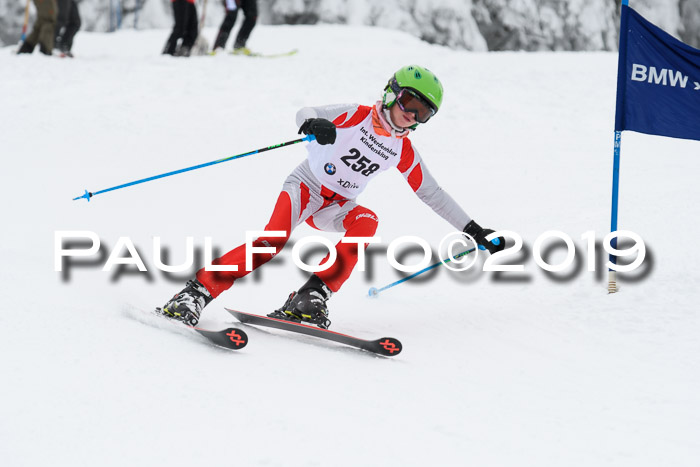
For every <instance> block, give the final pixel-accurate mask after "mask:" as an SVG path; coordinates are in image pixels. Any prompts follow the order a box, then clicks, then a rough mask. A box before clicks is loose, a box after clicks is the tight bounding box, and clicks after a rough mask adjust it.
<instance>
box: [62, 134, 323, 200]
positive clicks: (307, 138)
mask: <svg viewBox="0 0 700 467" xmlns="http://www.w3.org/2000/svg"><path fill="white" fill-rule="evenodd" d="M315 139H316V137H315V136H314V135H308V136H304V137H303V138H299V139H295V140H294V141H287V142H285V143H280V144H275V145H272V146H268V147H266V148H260V149H256V150H255V151H251V152H246V153H244V154H238V155H236V156H230V157H224V158H223V159H218V160H215V161H211V162H206V163H204V164H199V165H193V166H192V167H187V168H185V169H180V170H173V171H172V172H167V173H164V174H160V175H154V176H153V177H148V178H142V179H141V180H136V181H133V182H129V183H124V184H122V185H117V186H113V187H111V188H105V189H104V190H100V191H95V192H90V191H87V190H85V193H84V194H82V195H80V196H76V197H75V198H73V201H75V200H77V199H81V198H85V199H86V200H88V201H90V198H92V197H93V196H96V195H99V194H101V193H107V192H108V191H114V190H119V189H120V188H126V187H128V186H132V185H138V184H139V183H146V182H150V181H151V180H157V179H159V178H165V177H169V176H171V175H177V174H180V173H183V172H189V171H190V170H197V169H201V168H204V167H209V166H210V165H214V164H220V163H222V162H227V161H232V160H234V159H240V158H242V157H246V156H252V155H254V154H260V153H261V152H265V151H270V150H272V149H277V148H282V147H285V146H290V145H292V144H296V143H301V142H304V141H313V140H315Z"/></svg>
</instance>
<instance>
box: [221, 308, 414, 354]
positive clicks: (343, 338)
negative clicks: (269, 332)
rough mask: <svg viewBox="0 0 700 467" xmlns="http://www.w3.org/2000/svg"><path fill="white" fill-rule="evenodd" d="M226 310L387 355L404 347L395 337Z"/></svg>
mask: <svg viewBox="0 0 700 467" xmlns="http://www.w3.org/2000/svg"><path fill="white" fill-rule="evenodd" d="M225 310H226V311H228V312H229V313H231V314H232V315H233V316H234V317H235V318H236V319H237V320H238V321H240V322H241V323H245V324H254V325H258V326H266V327H269V328H275V329H282V330H285V331H291V332H297V333H299V334H306V335H307V336H314V337H318V338H320V339H325V340H329V341H333V342H338V343H340V344H345V345H349V346H350V347H355V348H357V349H362V350H366V351H368V352H373V353H376V354H379V355H384V356H385V357H393V356H395V355H398V354H399V353H400V352H401V349H402V346H401V342H399V340H398V339H394V338H393V337H382V338H381V339H377V340H374V341H368V340H365V339H360V338H358V337H353V336H348V335H347V334H340V333H338V332H334V331H329V330H327V329H321V328H318V327H316V326H309V325H306V324H303V323H297V322H294V321H287V320H283V319H276V318H270V317H268V316H260V315H253V314H250V313H244V312H242V311H236V310H231V309H230V308H225Z"/></svg>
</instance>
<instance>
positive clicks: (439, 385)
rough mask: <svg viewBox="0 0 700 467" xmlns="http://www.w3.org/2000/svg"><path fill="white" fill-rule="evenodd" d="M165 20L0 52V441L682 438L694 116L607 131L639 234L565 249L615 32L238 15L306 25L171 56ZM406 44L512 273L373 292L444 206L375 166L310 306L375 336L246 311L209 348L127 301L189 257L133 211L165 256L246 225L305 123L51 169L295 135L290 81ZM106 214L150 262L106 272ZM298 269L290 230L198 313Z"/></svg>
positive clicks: (400, 461)
mask: <svg viewBox="0 0 700 467" xmlns="http://www.w3.org/2000/svg"><path fill="white" fill-rule="evenodd" d="M214 33H215V31H214V30H213V29H211V30H210V29H207V30H206V31H205V34H206V35H207V36H208V37H209V38H210V39H211V38H213V35H214ZM166 36H167V31H142V32H135V31H123V32H119V33H116V34H111V35H106V34H96V33H95V34H90V33H81V34H80V35H79V36H78V37H77V38H76V44H75V53H76V55H77V57H78V58H76V59H75V60H60V59H56V58H46V57H42V56H39V55H34V56H23V57H16V56H13V55H11V54H10V49H9V48H4V49H2V53H0V96H2V97H1V99H2V105H1V106H0V128H2V129H3V134H2V138H1V143H0V151H1V152H2V170H1V171H0V195H1V199H2V204H0V206H1V208H0V209H1V210H2V223H3V228H2V229H1V230H0V231H1V233H0V235H1V239H2V242H1V243H0V258H1V261H2V266H3V267H2V269H0V284H2V285H1V288H2V297H3V299H2V302H0V303H1V304H0V310H1V311H2V313H0V355H1V356H2V357H0V371H1V373H2V375H3V378H2V384H1V385H0V387H1V388H2V389H1V393H0V394H1V395H2V401H3V402H2V405H0V459H3V465H12V466H25V465H26V466H37V465H47V464H48V465H61V466H63V465H66V466H67V465H71V466H76V465H85V466H92V465H119V466H121V465H144V466H145V465H149V466H150V465H183V466H185V465H215V464H216V465H280V466H296V465H360V464H365V465H386V464H388V463H392V464H394V465H475V466H515V465H517V466H538V467H541V466H563V465H566V466H592V465H595V466H603V465H605V466H635V467H639V466H659V465H665V466H692V465H697V459H698V458H700V445H699V444H698V442H697V433H698V432H699V431H700V409H698V407H699V406H700V404H698V402H700V396H698V394H700V372H699V371H698V369H699V368H698V364H699V363H700V332H699V331H700V322H699V320H698V313H697V302H698V298H699V297H700V292H698V287H697V285H696V281H697V280H698V277H700V271H699V269H698V262H699V260H700V253H698V251H697V249H695V248H694V247H693V243H692V239H693V234H694V233H695V232H696V231H697V229H698V226H699V225H700V222H699V221H698V219H699V218H700V204H699V203H697V202H696V200H697V199H698V198H699V197H700V187H699V186H698V184H697V183H696V178H697V176H696V174H697V173H698V170H700V158H698V153H699V152H700V146H699V145H698V143H697V142H689V141H680V140H672V139H664V138H656V137H649V136H644V135H638V134H633V133H629V134H628V133H625V134H624V135H623V143H622V158H623V163H622V181H621V190H622V191H621V199H620V210H621V211H620V213H621V214H620V227H621V228H624V229H627V230H632V231H634V232H636V233H638V234H639V235H641V236H642V237H643V238H644V240H645V242H646V245H647V247H648V250H649V252H648V257H647V259H646V260H645V262H644V264H643V267H642V270H641V274H640V273H630V274H628V275H626V276H625V277H623V279H624V280H623V281H622V282H621V287H622V289H621V292H620V293H618V294H615V295H607V294H606V289H605V287H606V282H605V278H606V274H605V273H604V269H605V268H604V266H603V265H602V263H601V264H599V265H598V270H597V272H595V273H594V272H588V271H587V270H586V262H585V258H586V256H585V255H586V252H585V251H586V250H585V242H584V241H583V240H581V238H580V237H581V235H582V234H583V233H584V232H587V231H595V233H596V238H597V239H598V240H599V241H600V240H602V238H603V237H604V236H605V234H606V233H607V230H608V229H609V209H610V183H611V166H612V163H611V159H612V143H613V135H612V128H613V114H614V97H615V75H616V61H617V58H616V55H615V54H610V53H579V54H571V53H559V54H551V53H537V54H524V53H498V54H496V53H494V54H475V53H467V52H456V51H452V50H449V49H446V48H443V47H438V46H430V45H427V44H425V43H422V42H420V41H419V40H418V39H415V38H412V37H410V36H408V35H405V34H401V33H398V32H392V31H385V30H381V29H374V28H364V27H342V26H316V27H283V26H279V27H272V26H261V27H260V30H259V31H257V32H256V34H255V37H254V40H251V44H250V46H251V47H253V48H254V49H256V50H259V51H262V52H277V51H281V50H287V49H288V48H293V47H296V48H299V49H300V53H299V54H297V55H296V56H293V57H289V58H282V59H274V60H273V59H268V60H263V59H249V58H244V57H233V56H229V55H226V56H216V57H196V58H191V59H189V60H186V59H176V58H172V57H162V56H160V55H158V52H159V50H160V48H161V47H162V44H163V42H164V40H165V38H166ZM411 62H415V63H421V64H424V65H426V66H428V67H429V68H431V69H433V70H434V71H435V72H436V73H437V74H438V76H440V77H441V79H442V81H443V83H444V85H445V88H446V94H445V104H444V106H443V108H442V109H441V111H440V113H439V114H438V115H437V116H436V117H435V119H434V120H433V121H431V122H430V123H429V124H427V125H425V127H424V128H420V129H419V130H418V131H417V132H416V133H415V135H414V136H413V138H412V140H413V141H414V143H415V145H416V146H417V147H418V148H419V149H420V151H421V153H422V155H423V157H424V158H425V160H426V161H427V164H428V166H429V167H430V170H431V172H432V173H433V174H434V175H435V176H436V178H437V179H438V180H439V181H440V182H441V184H442V186H443V187H444V188H445V189H447V190H448V191H449V192H450V193H451V194H452V195H453V196H454V197H455V198H456V199H458V200H460V202H461V203H462V204H463V206H464V207H465V209H466V210H467V212H469V213H470V214H471V215H472V216H473V217H474V218H475V219H477V221H478V222H480V223H481V224H482V225H485V226H490V227H493V228H500V229H509V230H513V231H516V232H517V233H519V234H520V235H521V236H522V237H523V239H524V242H525V245H526V250H525V254H523V255H520V256H518V257H517V258H516V259H518V260H519V261H520V262H521V263H523V264H525V272H524V273H506V274H501V275H500V276H496V275H495V274H493V273H481V272H479V271H478V270H472V271H471V272H468V273H450V272H449V271H447V270H446V269H444V268H441V269H438V270H436V271H434V272H433V273H431V274H427V276H428V277H427V279H426V280H417V281H412V282H408V283H405V284H402V285H400V286H397V287H396V288H393V289H390V290H388V291H386V292H385V293H383V294H382V295H381V296H379V297H377V298H376V299H369V298H367V296H366V295H367V289H368V288H369V287H371V286H378V287H379V286H382V285H385V284H388V283H390V282H393V281H395V280H397V279H398V278H399V277H401V276H399V274H398V273H397V272H396V271H394V270H393V269H392V268H391V267H390V266H389V265H388V264H387V260H386V258H385V255H384V249H385V248H386V246H387V245H388V243H389V242H390V241H391V240H393V239H395V238H397V237H400V236H402V235H415V236H420V237H422V238H425V239H426V240H427V241H428V242H429V243H430V244H431V245H432V246H433V248H434V249H437V246H438V244H439V242H440V239H442V237H443V236H445V235H446V234H447V233H449V232H450V231H451V228H450V226H449V225H448V224H447V223H446V222H444V221H443V220H441V219H439V218H438V217H437V216H435V215H434V214H433V213H432V212H431V211H430V210H429V209H428V208H427V207H425V206H423V205H422V204H421V203H420V201H419V200H418V199H417V198H416V197H415V196H414V195H413V194H412V192H411V190H410V188H409V187H408V186H407V185H406V183H405V182H404V181H403V179H402V177H401V176H399V175H398V173H391V174H385V175H382V176H381V177H380V178H378V179H377V180H375V181H374V183H373V184H371V185H370V186H369V188H368V189H367V191H366V192H365V193H364V194H363V195H362V196H361V198H360V202H361V203H363V204H364V205H367V206H368V207H370V208H371V209H373V210H374V211H375V212H376V213H377V214H378V216H379V218H380V227H379V231H378V235H379V236H380V237H381V238H382V240H383V241H382V245H378V246H373V247H371V249H370V252H373V254H372V255H371V258H372V259H371V261H370V262H369V263H370V264H371V268H368V271H367V272H365V273H362V272H359V271H358V272H356V273H355V274H354V275H353V277H351V279H350V280H349V281H348V282H347V284H346V286H345V287H344V288H343V290H342V291H341V292H340V293H338V294H337V295H336V296H334V297H333V299H332V301H331V302H330V305H331V318H332V320H333V329H335V330H336V331H340V332H346V333H351V334H356V335H359V336H365V337H368V338H378V337H381V336H384V335H392V336H396V337H398V338H400V339H401V340H402V342H403V344H404V351H403V353H402V354H401V355H399V356H398V357H396V358H394V359H385V358H379V357H374V356H372V355H370V354H367V353H364V352H361V351H355V350H353V349H348V348H344V347H341V346H338V345H335V344H331V343H319V342H316V341H314V340H313V339H312V338H307V337H298V338H297V337H289V336H283V335H280V334H281V333H280V332H277V331H263V330H256V329H252V328H246V330H247V332H248V334H249V336H250V339H251V342H250V344H249V345H248V347H247V348H245V349H244V350H242V351H240V352H237V353H232V352H227V351H223V350H219V349H216V348H212V347H210V346H208V345H206V343H204V342H201V341H198V339H196V338H190V337H189V336H186V335H183V333H182V332H180V331H173V330H172V329H171V328H170V327H169V326H167V323H150V325H148V323H146V324H144V322H143V321H144V319H143V318H142V317H140V316H139V313H138V312H137V311H134V307H136V308H144V309H149V308H152V307H154V306H160V305H162V304H163V303H164V302H165V301H166V299H167V298H168V297H169V296H171V295H172V294H173V293H175V292H177V291H179V290H180V289H181V287H182V285H183V284H184V282H185V281H186V280H187V279H188V278H189V275H190V274H189V273H177V274H170V275H166V274H164V273H161V272H160V271H158V270H157V269H156V268H155V267H154V264H155V263H154V261H153V252H154V247H153V237H155V236H160V237H161V238H162V243H163V245H164V247H165V248H167V249H168V250H169V252H170V256H169V258H168V262H169V263H170V264H178V263H180V262H182V261H184V259H185V237H186V236H192V237H194V242H195V245H196V246H197V247H199V248H201V247H202V245H203V242H204V238H205V237H207V236H209V237H212V239H213V242H214V244H215V245H216V246H217V247H218V248H219V249H220V250H222V251H223V250H224V249H225V248H230V247H232V246H235V245H237V244H239V243H240V242H242V241H243V240H244V238H245V237H244V232H245V230H256V229H261V228H262V227H263V226H264V225H265V223H266V221H267V217H268V216H269V213H270V211H271V208H272V206H273V203H274V200H275V199H276V197H277V194H278V191H279V189H280V187H281V184H282V181H283V180H284V178H285V177H286V175H287V174H288V173H289V172H290V171H291V170H292V169H293V167H295V166H296V165H297V164H298V163H299V162H300V161H301V160H302V159H303V157H304V154H305V152H304V148H303V146H301V145H297V146H293V147H291V148H285V149H279V150H275V151H271V152H267V153H265V154H261V155H259V156H254V157H248V158H245V159H240V160H236V161H232V162H227V163H225V164H221V165H218V166H215V167H210V168H207V169H202V170H199V171H195V172H191V173H189V174H183V175H178V176H176V177H171V178H167V179H164V180H160V181H155V182H151V183H148V184H144V185H140V186H137V187H132V188H128V189H124V190H119V191H115V192H112V193H105V194H102V195H99V196H97V197H95V198H94V199H93V201H92V202H90V203H87V202H85V201H84V200H79V201H71V199H72V198H73V197H75V196H78V195H80V194H81V193H82V192H83V190H84V189H88V190H91V191H97V190H100V189H103V188H107V187H111V186H114V185H118V184H121V183H124V182H127V181H130V180H135V179H138V178H143V177H147V176H150V175H155V174H158V173H162V172H166V171H170V170H175V169H178V168H182V167H186V166H190V165H194V164H198V163H202V162H207V161H211V160H215V159H219V158H222V157H225V156H229V155H233V154H238V153H242V152H247V151H249V150H252V149H255V148H258V147H263V146H267V145H270V144H275V143H278V142H282V141H287V140H290V139H294V138H295V137H296V127H295V125H294V115H295V112H296V110H297V109H298V108H299V107H301V106H304V105H319V104H325V103H336V102H360V103H371V102H373V101H374V100H375V99H376V98H377V97H378V95H379V93H380V90H381V88H382V87H383V85H384V84H385V82H386V80H387V79H388V77H389V76H390V75H391V73H392V72H393V71H394V70H395V69H397V68H399V67H400V66H402V65H404V64H407V63H411ZM553 229H556V230H561V231H563V232H565V233H567V234H568V235H570V236H571V237H572V238H573V239H574V241H575V242H576V245H577V253H576V258H578V259H579V260H580V262H579V263H578V264H579V266H578V269H573V270H567V271H564V272H563V273H557V274H555V275H547V274H544V273H543V272H542V271H541V270H540V268H539V267H538V266H537V265H536V264H535V262H534V260H533V258H532V253H531V252H532V247H533V244H534V242H535V240H536V239H537V237H538V236H540V235H541V234H543V233H544V232H546V231H548V230H553ZM61 230H71V231H75V230H87V231H92V232H95V233H96V234H97V235H98V236H99V238H100V239H101V243H102V246H103V250H102V255H103V256H101V257H91V258H88V259H87V261H88V262H89V264H87V265H85V264H83V265H82V266H80V267H71V268H69V270H68V272H67V273H64V274H62V273H59V272H55V271H54V235H55V232H56V231H61ZM311 234H313V235H316V234H318V232H315V231H312V230H311V229H310V228H308V227H306V226H304V227H301V228H299V229H298V230H297V231H296V232H295V233H294V235H293V237H292V240H299V239H301V238H303V237H305V236H307V235H311ZM122 236H125V237H129V238H130V239H131V240H132V241H133V242H134V244H135V245H136V247H137V249H138V251H139V253H140V255H141V256H142V257H143V259H144V262H145V263H146V265H147V266H148V269H149V272H148V273H138V272H137V271H135V268H133V267H130V268H127V269H125V270H122V271H117V270H116V269H115V270H113V271H112V272H103V271H101V267H102V265H104V263H105V261H106V258H107V255H109V254H110V253H111V249H112V248H113V247H114V246H115V245H116V244H117V241H118V240H119V237H122ZM326 236H327V237H328V238H331V239H333V240H335V239H337V238H338V236H337V235H333V234H328V235H326ZM290 246H291V245H290ZM598 250H599V251H600V246H599V247H598ZM121 256H126V253H125V251H122V252H121ZM419 256H420V255H416V254H409V255H408V256H407V257H406V258H405V261H406V262H407V263H410V262H417V261H418V260H419V259H420V258H419ZM563 256H564V251H563V250H562V249H556V250H555V251H553V253H552V255H551V256H550V257H549V261H550V262H551V263H553V264H554V263H557V262H559V261H561V260H562V259H563ZM599 256H600V259H601V261H604V259H605V257H604V255H603V254H600V255H599ZM313 258H315V259H319V258H320V255H319V254H316V255H314V256H313V257H312V259H313ZM304 280H305V274H303V273H302V272H301V271H299V270H298V269H297V268H296V267H295V266H294V265H293V263H292V259H291V248H288V249H287V250H285V252H284V253H283V254H282V255H280V257H279V258H276V260H275V261H274V262H273V263H270V264H269V265H267V267H265V268H263V269H261V270H260V271H259V272H257V273H255V274H253V275H251V276H249V277H247V278H246V279H245V280H242V281H241V282H240V283H237V284H236V285H235V286H234V287H233V288H232V289H230V290H229V291H227V292H226V293H224V294H223V295H222V296H221V297H220V298H219V299H217V300H216V301H215V302H213V303H212V304H211V305H210V306H209V307H208V308H207V309H206V311H205V314H204V316H203V319H202V325H203V326H206V327H211V328H218V327H224V326H226V325H228V323H230V322H232V321H233V320H232V318H230V317H229V316H228V315H227V313H226V312H225V311H224V310H223V307H224V306H231V307H237V308H240V309H242V310H245V311H249V312H258V313H264V312H267V311H268V310H271V309H273V308H274V307H277V306H279V305H280V304H281V303H282V302H283V301H284V299H285V298H286V295H287V294H288V293H289V291H291V290H293V289H294V288H296V287H298V286H299V285H300V284H301V283H303V281H304Z"/></svg>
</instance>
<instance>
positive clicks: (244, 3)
mask: <svg viewBox="0 0 700 467" xmlns="http://www.w3.org/2000/svg"><path fill="white" fill-rule="evenodd" d="M236 3H237V4H238V8H236V9H235V10H229V9H226V16H225V17H224V21H223V23H221V27H220V28H219V34H218V35H217V36H216V42H214V48H217V47H221V48H226V41H228V36H229V35H230V34H231V29H233V25H234V24H235V23H236V17H237V16H238V10H243V16H245V19H244V20H243V24H242V25H241V29H240V30H239V31H238V35H237V36H236V40H235V41H234V43H233V48H234V49H239V48H241V47H245V44H246V42H248V37H250V33H251V32H252V31H253V28H254V27H255V23H257V21H258V2H257V0H236ZM225 6H226V2H225V1H224V7H225Z"/></svg>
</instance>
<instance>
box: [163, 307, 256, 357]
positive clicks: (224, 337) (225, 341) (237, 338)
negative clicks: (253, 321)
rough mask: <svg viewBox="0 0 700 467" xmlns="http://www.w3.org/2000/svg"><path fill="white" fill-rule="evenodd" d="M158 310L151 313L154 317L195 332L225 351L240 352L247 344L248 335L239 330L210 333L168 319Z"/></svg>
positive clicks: (227, 329) (206, 330)
mask: <svg viewBox="0 0 700 467" xmlns="http://www.w3.org/2000/svg"><path fill="white" fill-rule="evenodd" d="M159 310H160V308H156V309H155V310H154V311H153V314H154V315H156V316H159V317H161V318H164V319H167V320H168V321H170V322H172V323H173V324H178V325H181V326H184V327H186V328H189V329H191V330H193V331H196V332H197V334H199V335H200V336H204V337H206V338H207V340H209V342H211V343H212V344H214V345H216V346H218V347H224V348H226V349H231V350H240V349H242V348H243V347H245V346H246V345H247V344H248V335H247V334H246V333H245V332H243V331H242V330H241V329H238V328H226V329H221V330H219V331H212V330H210V329H204V328H200V327H199V326H190V325H188V324H185V323H183V322H180V321H175V320H173V319H170V318H168V317H167V316H165V315H164V314H163V313H162V312H161V311H159Z"/></svg>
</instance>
